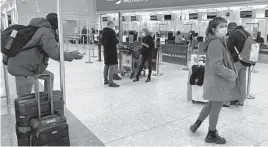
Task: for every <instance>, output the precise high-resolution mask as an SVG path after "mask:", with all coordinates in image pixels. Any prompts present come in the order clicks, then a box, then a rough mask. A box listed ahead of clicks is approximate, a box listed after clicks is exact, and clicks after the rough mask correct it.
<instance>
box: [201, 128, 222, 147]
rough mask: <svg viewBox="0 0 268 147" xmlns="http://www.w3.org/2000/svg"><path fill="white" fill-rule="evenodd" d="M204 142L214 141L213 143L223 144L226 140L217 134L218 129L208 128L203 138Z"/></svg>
mask: <svg viewBox="0 0 268 147" xmlns="http://www.w3.org/2000/svg"><path fill="white" fill-rule="evenodd" d="M205 142H206V143H215V144H225V143H226V140H225V139H224V138H222V137H220V136H219V134H218V131H217V130H215V131H211V130H209V132H208V134H207V137H206V139H205Z"/></svg>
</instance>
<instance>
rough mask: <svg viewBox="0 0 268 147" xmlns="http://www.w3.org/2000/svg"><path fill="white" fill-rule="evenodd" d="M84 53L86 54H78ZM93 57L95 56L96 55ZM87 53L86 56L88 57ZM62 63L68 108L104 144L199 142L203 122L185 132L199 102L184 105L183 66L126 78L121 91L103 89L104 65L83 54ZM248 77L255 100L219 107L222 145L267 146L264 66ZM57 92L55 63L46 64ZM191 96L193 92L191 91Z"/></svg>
mask: <svg viewBox="0 0 268 147" xmlns="http://www.w3.org/2000/svg"><path fill="white" fill-rule="evenodd" d="M83 52H86V50H83ZM96 53H97V52H96ZM87 55H88V54H87ZM87 55H86V56H85V58H84V59H83V60H81V61H74V62H72V63H68V62H66V64H65V66H66V93H67V108H68V109H69V110H70V111H71V112H72V113H73V114H74V115H75V116H76V117H77V118H78V119H79V120H80V121H81V122H82V123H83V124H84V125H85V126H86V127H87V128H88V129H89V130H90V131H91V132H93V133H94V134H95V135H96V136H97V137H98V138H99V139H100V140H101V141H102V142H103V143H104V144H105V145H107V146H142V145H146V146H157V145H161V146H168V145H174V146H179V145H183V146H186V145H187V146H188V145H209V144H206V143H205V142H204V138H205V135H206V133H207V128H208V121H207V120H206V121H205V122H204V124H203V125H202V126H201V128H200V129H199V130H198V131H197V133H195V134H193V133H191V132H190V131H189V126H190V124H191V123H193V122H194V121H195V119H196V118H197V115H198V114H199V112H200V110H201V108H202V106H203V105H202V104H192V103H191V102H188V101H187V98H186V92H187V84H186V82H187V76H188V75H187V71H184V70H182V68H183V66H178V65H171V64H167V63H165V64H163V65H162V66H161V72H162V73H163V76H161V77H153V79H152V82H151V83H145V78H141V80H140V82H137V83H133V82H132V81H131V80H130V79H129V78H128V76H125V77H124V78H123V80H122V81H119V82H118V83H119V84H120V85H121V87H120V88H108V87H107V86H104V85H103V78H102V71H103V63H102V62H98V61H96V60H97V58H92V59H91V61H93V62H94V63H92V64H86V63H85V62H86V61H88V56H87ZM256 69H257V70H258V73H255V74H253V77H252V93H254V94H255V95H256V99H255V100H247V101H246V104H245V106H244V107H235V106H234V107H231V108H223V111H222V113H221V116H220V121H219V124H218V130H219V132H220V133H221V134H222V136H224V137H225V138H226V139H227V145H232V146H242V145H260V146H267V145H268V137H267V134H268V119H267V118H268V117H267V114H268V113H267V111H268V99H267V94H268V86H267V85H266V83H267V82H264V81H268V76H267V74H268V64H263V63H260V64H258V65H257V67H256ZM49 70H51V71H53V72H54V74H55V78H56V80H55V87H56V89H59V87H60V81H59V79H60V78H59V64H58V63H57V62H54V61H50V65H49ZM194 92H196V91H194Z"/></svg>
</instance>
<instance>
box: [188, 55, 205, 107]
mask: <svg viewBox="0 0 268 147" xmlns="http://www.w3.org/2000/svg"><path fill="white" fill-rule="evenodd" d="M188 60H189V61H188V69H189V71H188V81H187V100H189V101H192V103H207V102H208V101H207V100H204V99H203V98H202V95H203V87H202V86H197V85H191V84H190V77H191V75H192V66H193V65H205V62H206V55H205V54H204V53H201V52H191V53H190V54H189V58H188Z"/></svg>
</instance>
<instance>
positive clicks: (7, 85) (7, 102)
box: [1, 64, 11, 107]
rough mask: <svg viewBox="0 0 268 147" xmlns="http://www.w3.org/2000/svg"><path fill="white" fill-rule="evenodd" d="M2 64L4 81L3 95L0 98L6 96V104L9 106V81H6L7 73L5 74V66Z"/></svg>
mask: <svg viewBox="0 0 268 147" xmlns="http://www.w3.org/2000/svg"><path fill="white" fill-rule="evenodd" d="M2 65H3V69H4V71H3V72H4V81H5V93H6V95H5V96H1V98H6V106H7V107H10V106H11V103H10V102H11V100H10V91H9V83H8V74H7V67H6V66H5V65H4V64H2Z"/></svg>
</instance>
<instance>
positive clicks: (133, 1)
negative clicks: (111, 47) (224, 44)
mask: <svg viewBox="0 0 268 147" xmlns="http://www.w3.org/2000/svg"><path fill="white" fill-rule="evenodd" d="M244 1H252V0H96V6H97V11H118V10H130V9H132V10H133V9H150V8H166V7H176V6H194V5H211V4H219V3H231V2H244Z"/></svg>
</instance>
